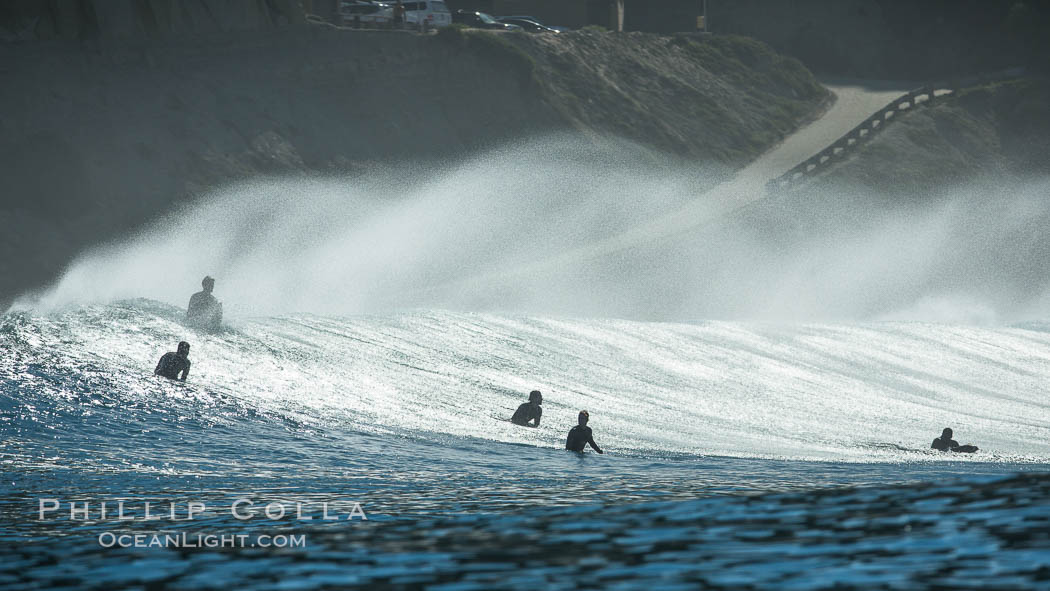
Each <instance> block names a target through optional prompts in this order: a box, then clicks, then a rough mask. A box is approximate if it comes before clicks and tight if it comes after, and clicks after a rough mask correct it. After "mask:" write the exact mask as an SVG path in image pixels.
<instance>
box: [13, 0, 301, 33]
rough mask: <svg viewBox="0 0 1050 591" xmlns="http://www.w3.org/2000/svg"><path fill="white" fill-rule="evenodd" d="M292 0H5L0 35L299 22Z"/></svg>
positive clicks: (194, 30)
mask: <svg viewBox="0 0 1050 591" xmlns="http://www.w3.org/2000/svg"><path fill="white" fill-rule="evenodd" d="M303 22H304V15H303V11H302V8H301V7H300V6H299V4H298V2H295V1H294V0H221V1H214V0H211V1H209V0H45V1H40V0H9V1H6V2H3V3H2V4H0V40H4V41H43V40H50V39H65V40H78V41H91V40H98V39H147V38H156V37H162V36H166V35H184V34H188V33H206V32H214V31H252V30H260V29H266V28H272V27H275V26H281V25H291V24H302V23H303Z"/></svg>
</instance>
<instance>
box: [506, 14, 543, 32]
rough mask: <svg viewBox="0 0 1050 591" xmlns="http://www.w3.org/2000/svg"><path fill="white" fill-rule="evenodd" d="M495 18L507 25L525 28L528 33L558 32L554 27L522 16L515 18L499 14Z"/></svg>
mask: <svg viewBox="0 0 1050 591" xmlns="http://www.w3.org/2000/svg"><path fill="white" fill-rule="evenodd" d="M496 20H498V21H499V22H501V23H504V24H508V25H518V26H519V27H521V28H522V29H523V30H525V31H527V32H529V33H557V32H558V31H557V30H556V29H552V28H550V27H548V26H547V25H541V24H540V23H538V22H536V21H530V20H528V19H524V18H515V17H505V16H501V17H498V18H497V19H496Z"/></svg>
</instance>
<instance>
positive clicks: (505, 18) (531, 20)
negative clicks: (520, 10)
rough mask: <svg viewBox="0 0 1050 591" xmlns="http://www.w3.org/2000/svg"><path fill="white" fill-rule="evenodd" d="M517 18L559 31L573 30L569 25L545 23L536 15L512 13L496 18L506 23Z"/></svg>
mask: <svg viewBox="0 0 1050 591" xmlns="http://www.w3.org/2000/svg"><path fill="white" fill-rule="evenodd" d="M517 19H520V20H523V21H530V22H534V23H536V24H537V25H539V26H541V27H547V28H548V29H551V30H553V31H557V32H558V33H564V32H566V31H571V30H572V29H570V28H569V27H556V26H554V25H548V24H546V23H544V22H543V21H541V20H540V19H538V18H536V17H534V16H526V15H520V14H515V15H511V16H501V17H497V18H496V20H498V21H502V22H505V23H506V22H510V21H511V20H517Z"/></svg>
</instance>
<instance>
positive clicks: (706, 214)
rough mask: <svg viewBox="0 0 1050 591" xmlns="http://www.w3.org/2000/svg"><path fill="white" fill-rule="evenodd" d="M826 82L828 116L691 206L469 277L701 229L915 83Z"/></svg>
mask: <svg viewBox="0 0 1050 591" xmlns="http://www.w3.org/2000/svg"><path fill="white" fill-rule="evenodd" d="M825 86H827V88H828V89H829V90H831V91H832V92H834V93H835V95H836V100H835V103H834V104H833V105H832V106H831V108H830V109H828V111H827V112H826V113H824V115H823V116H822V117H820V118H819V119H816V120H814V121H813V122H812V123H810V124H809V125H807V126H805V127H803V128H802V129H800V130H799V131H797V132H795V133H794V134H792V135H791V136H789V137H788V138H787V139H786V140H785V141H784V142H782V143H781V144H780V145H778V146H776V147H774V148H773V149H772V150H770V151H769V152H767V153H766V154H764V155H762V156H761V157H759V158H758V159H757V160H755V161H754V162H752V163H751V164H749V165H748V166H746V167H744V168H743V169H742V170H740V172H738V173H737V174H736V175H735V176H734V177H733V179H731V180H730V181H728V182H726V183H723V184H721V185H719V186H717V187H715V188H714V189H712V190H711V191H708V192H707V193H705V194H703V195H702V196H700V197H698V198H697V199H695V200H693V201H692V202H690V203H688V204H687V205H686V206H685V207H683V208H681V209H679V210H677V211H674V212H671V213H668V214H665V215H663V216H660V217H658V218H655V219H652V220H649V221H648V222H645V223H642V224H640V225H638V226H636V227H634V228H632V229H630V230H628V231H626V232H623V233H621V234H618V235H616V236H611V237H609V238H605V239H602V240H598V241H596V242H592V243H590V244H587V245H585V246H581V247H579V248H574V249H570V250H567V251H564V252H562V253H561V254H559V255H557V256H554V257H550V258H547V259H543V260H540V261H536V262H535V263H532V264H528V265H523V266H519V267H516V268H514V269H509V270H506V271H504V272H502V273H499V274H498V276H497V277H493V276H487V277H479V278H475V279H474V280H471V281H469V282H468V283H470V284H472V286H480V285H484V284H487V283H488V282H489V281H492V280H495V282H497V283H501V282H506V281H510V280H513V279H515V278H521V277H528V276H539V275H540V274H543V273H546V272H549V271H556V270H558V269H565V268H569V267H570V266H571V265H579V264H580V263H583V262H585V261H589V260H594V259H598V258H601V257H604V256H608V255H613V254H615V253H617V252H620V251H623V250H625V249H629V248H634V247H641V246H648V245H652V244H655V243H658V242H662V241H666V240H668V239H672V238H674V237H675V236H678V235H681V234H684V233H687V232H695V231H696V229H697V228H699V227H701V226H704V225H706V224H709V223H711V222H713V221H715V220H717V219H719V218H722V217H723V216H725V215H727V214H729V213H731V212H733V211H735V210H737V209H739V208H741V207H743V206H745V205H747V204H749V203H752V202H754V201H756V200H758V199H762V198H763V197H765V195H766V189H765V186H766V182H768V181H769V180H771V179H773V178H774V177H776V176H777V175H780V174H782V173H784V172H785V171H787V170H788V169H790V168H791V167H792V166H795V165H796V164H798V163H799V162H802V161H803V160H805V159H806V158H809V157H810V156H812V155H813V154H816V153H817V152H818V151H820V150H822V149H824V148H826V147H827V146H828V145H829V144H831V143H832V142H833V141H835V140H836V139H838V138H839V137H841V136H842V135H844V134H845V133H846V132H848V131H849V130H850V129H852V128H853V127H855V126H856V125H857V124H858V123H860V122H861V121H863V120H864V119H866V118H867V117H868V116H870V115H871V114H872V113H874V112H875V111H878V110H879V109H881V108H882V107H884V106H886V105H887V104H888V103H889V102H890V101H892V100H893V99H895V98H897V97H899V96H900V95H902V94H904V93H906V92H907V91H908V90H909V89H911V88H912V87H914V86H915V83H907V82H896V83H895V82H862V81H856V82H854V81H834V82H830V81H829V82H825Z"/></svg>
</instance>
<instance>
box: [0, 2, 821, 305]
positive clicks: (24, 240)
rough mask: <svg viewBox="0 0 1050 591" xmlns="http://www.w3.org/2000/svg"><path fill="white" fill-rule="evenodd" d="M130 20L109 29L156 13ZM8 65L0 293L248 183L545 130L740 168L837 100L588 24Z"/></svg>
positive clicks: (747, 46) (39, 45)
mask: <svg viewBox="0 0 1050 591" xmlns="http://www.w3.org/2000/svg"><path fill="white" fill-rule="evenodd" d="M132 4H133V6H135V7H140V8H141V6H143V5H144V4H142V3H132ZM148 4H149V5H150V6H153V7H154V8H155V7H156V6H159V5H161V4H162V3H155V2H151V3H148ZM175 4H179V5H181V3H175ZM212 4H213V3H208V5H209V6H212ZM82 5H83V3H82ZM187 5H192V3H188V4H187ZM273 5H275V3H272V2H271V3H259V4H256V3H247V2H230V3H229V4H228V5H227V6H228V7H229V8H230V10H231V11H233V10H234V8H235V7H238V6H239V7H240V8H241V9H243V10H245V11H248V13H250V14H254V15H255V16H257V17H259V18H262V17H264V16H265V17H266V18H270V17H272V16H273V13H272V12H268V11H266V10H262V8H261V7H263V6H273ZM96 8H98V7H97V6H96ZM249 8H251V10H249ZM256 9H257V10H256ZM114 10H115V11H116V9H114ZM129 10H130V9H129ZM116 12H120V11H116ZM121 14H122V15H123V16H125V17H127V16H128V11H125V12H123V13H121ZM136 14H138V13H136ZM267 15H268V16H267ZM219 20H222V21H223V22H225V21H226V19H225V18H223V19H219ZM133 22H134V23H137V24H135V26H131V25H128V27H126V28H122V27H116V28H112V27H110V28H107V30H109V31H111V32H113V33H112V35H113V36H114V37H115V36H116V33H115V31H139V32H140V33H141V25H142V23H144V22H149V21H148V19H147V21H143V20H142V19H133ZM166 22H167V21H166ZM179 22H186V21H179ZM136 27H139V28H136ZM63 30H65V29H63ZM0 73H2V75H3V77H4V79H5V86H4V92H3V93H0V173H2V174H3V176H4V178H5V179H6V180H7V182H6V186H5V194H4V198H3V207H2V209H0V253H2V255H0V277H2V278H3V280H2V281H3V283H2V284H0V300H4V299H5V298H10V297H12V296H13V294H15V293H16V292H19V291H21V290H24V289H25V288H27V287H31V286H39V285H41V284H43V283H45V282H47V281H48V280H49V279H51V278H52V277H53V276H54V275H55V274H56V273H57V272H59V271H60V270H61V268H62V266H63V265H64V264H65V263H66V262H67V261H68V260H69V259H70V257H71V256H73V255H74V254H75V253H76V252H77V251H78V250H80V249H81V248H83V247H85V246H86V245H89V244H91V243H96V242H99V241H101V240H105V239H106V238H107V237H109V236H111V235H113V234H114V233H116V232H123V231H127V230H129V229H132V228H135V227H137V226H139V225H140V224H142V223H144V222H146V221H149V220H150V219H152V218H155V217H157V216H159V215H161V214H164V213H167V212H169V211H171V210H172V209H173V207H175V206H177V205H178V204H179V203H180V202H184V201H185V200H188V199H192V197H193V195H195V194H197V193H199V192H200V191H202V190H204V189H207V188H210V187H213V186H216V185H221V184H224V183H228V182H232V181H236V180H239V179H243V178H248V177H252V176H258V175H267V174H303V173H310V172H315V171H321V172H326V171H327V172H340V173H343V172H351V173H353V172H354V171H362V170H365V169H367V167H369V166H370V163H375V162H381V163H383V164H406V163H407V164H412V165H413V166H417V165H428V166H440V162H442V161H448V160H449V159H450V158H457V157H460V156H463V155H467V154H470V153H472V152H477V151H479V150H484V149H486V148H488V147H491V146H495V145H499V144H502V143H506V142H510V141H515V140H517V139H521V138H527V137H530V136H536V135H541V134H546V133H550V132H559V133H571V134H576V135H578V136H581V137H584V138H588V139H591V140H600V139H601V138H605V137H611V136H615V137H620V138H626V139H628V140H632V141H634V142H637V143H639V144H641V145H643V146H645V147H647V148H648V149H649V150H651V153H652V154H653V157H657V158H667V157H670V158H675V159H686V160H689V161H694V162H697V163H703V164H706V165H719V166H725V167H735V166H739V165H741V164H743V163H744V162H746V161H747V160H749V159H750V158H751V157H753V156H755V155H757V154H758V153H760V152H761V151H763V150H765V149H766V148H768V147H769V146H771V145H772V144H774V143H775V142H777V141H779V140H780V139H781V138H782V137H783V136H784V135H786V134H788V133H790V131H792V130H793V129H795V128H796V127H797V126H798V125H799V124H800V122H801V121H802V120H804V119H805V118H806V117H808V116H812V115H813V114H814V113H815V112H816V111H817V110H818V109H819V108H820V106H821V105H822V104H823V101H824V100H825V99H826V93H825V91H824V89H823V88H822V87H820V86H819V85H818V84H817V83H816V82H815V81H814V80H813V78H812V76H811V75H810V74H809V72H807V71H806V70H805V69H804V68H802V67H801V66H800V65H799V64H798V63H797V62H794V61H792V60H785V59H784V58H781V57H780V56H777V55H776V54H774V53H773V52H771V51H770V50H768V49H767V48H765V46H762V45H761V44H756V43H752V42H747V41H744V40H733V39H721V40H719V39H714V40H706V41H705V40H695V39H691V38H672V37H658V36H653V35H643V34H631V35H616V34H602V33H586V32H581V33H573V34H568V35H564V36H562V35H558V36H557V37H556V38H555V37H549V38H547V37H543V38H541V37H533V36H526V35H524V34H521V35H493V34H486V33H481V32H477V31H460V30H456V29H453V30H450V31H446V32H443V33H440V34H438V35H427V36H420V35H415V34H408V33H398V32H361V31H345V30H339V29H334V28H332V27H327V26H301V27H280V28H276V29H270V30H267V31H264V32H259V31H242V32H229V33H224V34H221V35H220V34H201V33H194V34H192V35H190V34H188V35H162V36H158V37H155V38H152V37H151V38H149V39H146V40H143V39H131V40H120V39H116V38H101V39H99V40H98V41H97V42H93V43H87V44H85V43H84V42H74V41H67V40H53V41H49V42H19V43H10V44H7V45H0Z"/></svg>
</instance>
